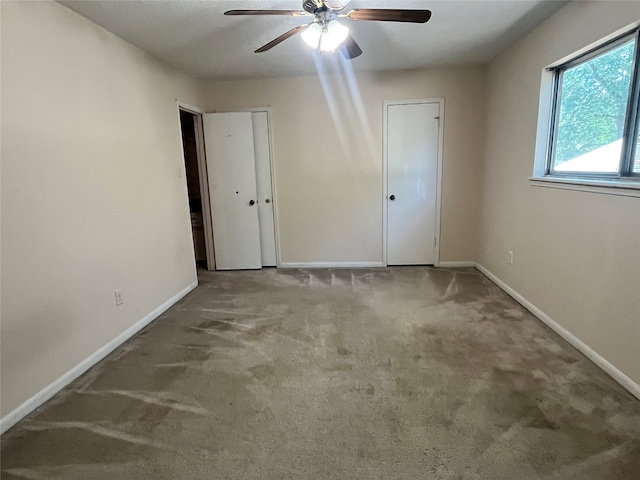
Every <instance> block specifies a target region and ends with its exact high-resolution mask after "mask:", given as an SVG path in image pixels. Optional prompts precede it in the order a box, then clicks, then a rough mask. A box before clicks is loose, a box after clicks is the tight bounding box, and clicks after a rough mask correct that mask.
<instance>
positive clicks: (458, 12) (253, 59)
mask: <svg viewBox="0 0 640 480" xmlns="http://www.w3.org/2000/svg"><path fill="white" fill-rule="evenodd" d="M59 2H60V3H62V4H63V5H66V6H68V7H69V8H71V9H72V10H75V11H76V12H78V13H80V14H81V15H83V16H85V17H87V18H88V19H90V20H92V21H93V22H95V23H97V24H98V25H101V26H103V27H104V28H106V29H107V30H110V31H111V32H113V33H115V34H116V35H118V36H120V37H122V38H124V39H125V40H127V41H129V42H131V43H133V44H134V45H137V46H138V47H140V48H142V49H143V50H146V51H147V52H149V53H151V54H153V55H154V56H156V57H157V58H159V59H161V60H163V61H164V62H166V63H168V64H170V65H173V66H174V67H176V68H178V69H180V70H182V71H184V72H186V73H189V74H191V75H193V76H196V77H198V78H202V79H219V80H222V79H240V78H259V77H278V76H288V75H303V74H311V73H315V72H316V66H315V63H314V57H318V56H320V55H321V54H319V53H317V52H314V51H313V50H312V49H310V48H309V47H307V46H306V45H305V44H304V43H303V41H302V39H301V38H300V36H299V35H297V36H295V37H292V38H290V39H288V40H285V41H284V42H283V43H281V44H280V45H278V46H276V47H274V48H273V49H272V50H269V51H267V52H265V53H253V52H254V50H256V49H257V48H258V47H260V46H262V45H264V44H265V43H267V42H269V41H271V40H272V39H274V38H275V37H277V36H279V35H281V34H282V33H284V32H285V31H287V30H288V29H290V28H292V27H294V26H296V25H301V24H304V23H308V21H309V20H308V19H307V18H304V17H285V16H268V17H267V16H260V17H245V16H242V17H237V16H224V15H223V13H224V12H225V11H226V10H231V9H263V8H268V9H274V8H277V9H301V6H302V1H301V0H274V1H246V0H242V1H238V0H232V1H229V0H200V1H189V0H187V1H185V0H173V1H155V0H154V1H152V0H145V1H141V0H135V1H113V0H59ZM566 3H568V2H566V1H558V0H553V1H549V0H546V1H540V0H517V1H513V0H497V1H496V0H493V1H485V0H474V1H462V0H460V1H458V0H448V1H414V0H395V1H392V0H364V1H363V0H354V1H352V2H351V3H349V4H348V6H347V10H349V9H351V8H367V7H368V8H408V9H418V8H420V9H422V8H428V9H429V10H431V11H432V13H433V16H432V18H431V20H430V21H429V22H428V23H426V24H408V23H395V22H364V21H360V22H354V21H346V20H345V21H344V22H345V23H346V24H348V26H349V27H350V29H351V32H352V35H353V37H354V38H355V39H356V41H357V42H358V43H359V44H360V47H361V48H362V50H363V51H364V53H363V55H361V56H360V57H358V58H356V59H354V60H352V65H353V68H354V70H356V71H366V70H394V69H411V68H420V67H427V66H436V65H460V64H481V63H486V62H488V61H490V60H491V59H492V58H493V57H494V56H495V55H496V54H498V53H499V52H500V51H501V50H503V49H504V48H506V47H507V46H508V45H509V44H511V43H512V42H514V41H515V40H517V39H519V38H521V37H522V36H524V35H525V34H526V33H528V32H529V31H530V30H532V29H533V28H535V26H537V25H538V24H540V23H541V22H542V21H544V20H545V19H547V18H548V17H549V16H551V15H552V14H553V13H555V12H556V11H557V10H559V9H560V8H561V7H562V6H564V5H565V4H566ZM323 55H340V54H339V53H337V52H336V53H333V54H331V53H329V54H323ZM324 63H326V66H325V68H326V67H327V66H328V68H330V66H331V65H335V64H336V63H335V62H324Z"/></svg>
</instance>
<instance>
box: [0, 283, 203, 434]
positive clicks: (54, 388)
mask: <svg viewBox="0 0 640 480" xmlns="http://www.w3.org/2000/svg"><path fill="white" fill-rule="evenodd" d="M197 286H198V282H197V281H195V282H193V283H192V284H191V285H189V286H188V287H186V288H184V289H182V290H181V291H179V292H178V293H176V294H175V295H174V296H173V297H171V298H170V299H169V300H167V301H166V302H164V303H163V304H162V305H160V306H159V307H157V308H156V309H155V310H153V311H152V312H150V313H149V314H148V315H146V316H145V317H144V318H142V319H140V320H138V321H137V322H136V323H134V324H133V325H131V326H130V327H129V328H127V329H126V330H125V331H124V332H122V333H121V334H120V335H118V336H117V337H116V338H114V339H113V340H111V341H110V342H109V343H107V344H106V345H105V346H104V347H102V348H100V349H99V350H97V351H96V352H94V353H93V354H91V355H89V356H88V357H87V358H85V359H84V360H83V361H81V362H80V363H79V364H78V365H76V366H75V367H73V368H72V369H71V370H69V371H68V372H67V373H65V374H64V375H62V376H61V377H60V378H58V379H57V380H56V381H54V382H53V383H52V384H50V385H49V386H47V387H45V388H43V389H42V390H40V391H39V392H38V393H36V394H35V395H34V396H33V397H31V398H29V399H28V400H27V401H25V402H24V403H23V404H22V405H20V406H19V407H18V408H16V409H15V410H13V411H12V412H10V413H8V414H7V415H5V416H4V417H2V419H0V434H3V433H4V432H6V431H7V430H9V429H10V428H11V427H13V426H14V425H15V424H16V423H18V422H19V421H20V420H22V419H23V418H24V417H26V416H27V415H28V414H30V413H31V412H33V411H34V410H35V409H36V408H38V407H39V406H41V405H42V404H43V403H44V402H46V401H47V400H49V399H50V398H51V397H53V396H54V395H55V394H56V393H58V392H59V391H60V390H62V389H63V388H64V387H66V386H67V385H69V384H70V383H71V382H73V381H74V380H75V379H76V378H78V377H79V376H80V375H82V374H83V373H85V372H86V371H87V370H89V369H90V368H91V367H93V366H94V365H95V364H96V363H98V362H99V361H100V360H102V359H103V358H105V357H106V356H107V355H109V354H110V353H111V352H112V351H114V350H115V349H116V348H118V347H119V346H120V345H122V344H123V343H124V342H126V341H127V340H128V339H129V338H131V337H133V336H134V335H135V334H136V333H138V332H139V331H140V330H142V329H143V328H144V327H146V326H147V325H149V324H150V323H151V322H153V321H154V320H155V319H156V318H158V317H159V316H160V315H162V314H163V313H164V312H166V311H167V310H168V309H169V308H170V307H172V306H173V305H175V304H176V303H177V302H178V301H179V300H180V299H182V298H183V297H184V296H185V295H187V294H188V293H189V292H191V291H192V290H193V289H194V288H196V287H197Z"/></svg>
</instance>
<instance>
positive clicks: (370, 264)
mask: <svg viewBox="0 0 640 480" xmlns="http://www.w3.org/2000/svg"><path fill="white" fill-rule="evenodd" d="M377 267H384V263H382V262H303V263H281V264H280V268H377Z"/></svg>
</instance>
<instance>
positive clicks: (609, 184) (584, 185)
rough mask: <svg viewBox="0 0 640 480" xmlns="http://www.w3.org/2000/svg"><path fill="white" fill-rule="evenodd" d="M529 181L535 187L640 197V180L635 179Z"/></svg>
mask: <svg viewBox="0 0 640 480" xmlns="http://www.w3.org/2000/svg"><path fill="white" fill-rule="evenodd" d="M529 183H530V184H531V185H532V186H534V187H546V188H560V189H563V190H577V191H579V192H591V193H601V194H605V195H622V196H624V197H640V181H634V180H595V179H593V180H589V179H584V178H564V177H530V178H529Z"/></svg>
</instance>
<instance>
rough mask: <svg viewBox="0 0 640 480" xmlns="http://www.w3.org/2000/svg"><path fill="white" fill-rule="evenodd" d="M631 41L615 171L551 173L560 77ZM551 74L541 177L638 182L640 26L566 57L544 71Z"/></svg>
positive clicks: (559, 96)
mask: <svg viewBox="0 0 640 480" xmlns="http://www.w3.org/2000/svg"><path fill="white" fill-rule="evenodd" d="M630 40H634V41H635V48H634V56H633V60H632V66H631V79H630V85H629V95H628V98H627V108H626V113H625V125H624V130H623V134H622V149H621V155H620V160H619V165H618V171H617V172H610V173H607V172H558V171H554V170H553V160H554V154H555V145H556V136H557V130H558V120H559V115H560V108H559V100H561V98H562V97H561V94H562V76H563V74H564V72H565V71H567V70H568V69H570V68H573V67H576V66H578V65H581V64H583V63H586V62H588V61H590V60H592V59H594V58H596V57H599V56H600V55H604V54H606V53H607V52H609V51H611V50H614V49H615V48H617V47H619V46H621V45H623V44H624V43H627V42H629V41H630ZM548 71H550V72H551V73H552V74H553V80H552V84H551V112H550V121H549V133H548V138H547V154H546V158H545V165H544V177H543V178H549V179H554V178H556V179H570V178H573V179H579V180H608V181H619V182H629V181H631V182H638V181H639V180H640V172H635V171H634V157H635V154H636V148H637V145H636V144H637V142H636V141H635V140H636V139H637V136H638V134H639V130H640V126H639V124H638V122H639V120H640V26H636V27H635V28H633V29H631V30H628V31H626V32H624V33H623V34H621V35H618V36H616V37H615V38H613V39H611V40H609V41H607V42H605V43H602V44H600V45H598V46H596V47H594V48H592V49H590V50H588V51H586V52H584V53H581V54H579V55H576V56H574V57H573V58H570V59H569V60H567V61H566V62H563V63H561V64H559V65H555V66H553V67H550V68H548Z"/></svg>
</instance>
